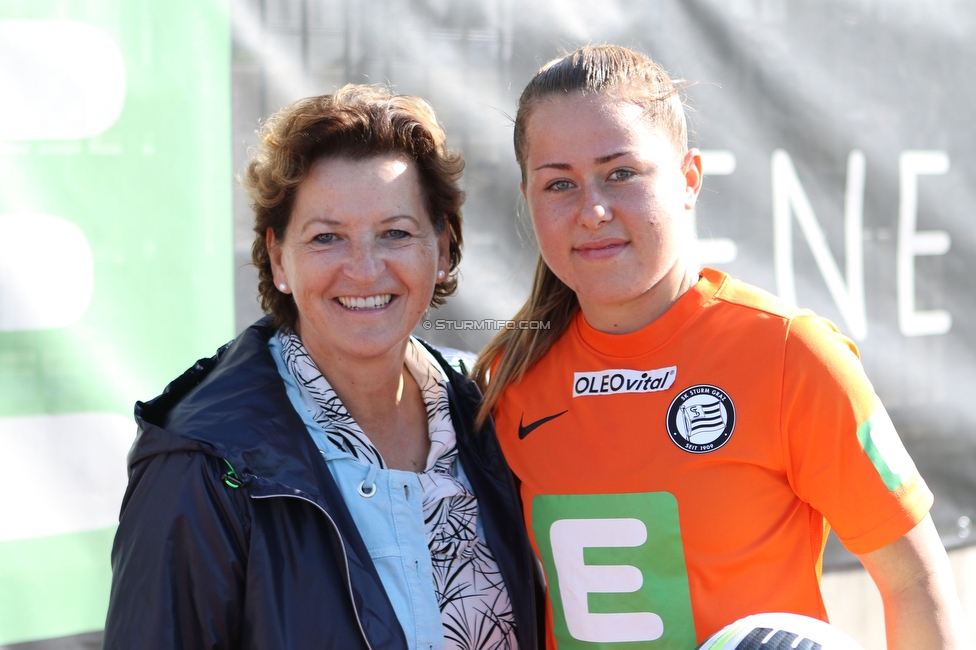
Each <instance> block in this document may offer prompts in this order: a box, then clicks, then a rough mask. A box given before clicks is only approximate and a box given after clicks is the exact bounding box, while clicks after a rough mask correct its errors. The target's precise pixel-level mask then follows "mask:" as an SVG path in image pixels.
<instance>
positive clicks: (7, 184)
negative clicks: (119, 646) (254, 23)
mask: <svg viewBox="0 0 976 650" xmlns="http://www.w3.org/2000/svg"><path fill="white" fill-rule="evenodd" d="M229 98H230V21H229V7H228V6H227V4H226V3H225V2H222V1H220V0H174V1H172V2H166V3H158V2H149V1H148V0H145V1H142V0H90V1H86V2H63V1H56V0H29V1H28V0H24V1H23V2H10V1H4V2H0V476H3V478H4V485H5V490H4V495H3V497H2V498H0V646H2V645H5V644H14V643H18V642H25V641H30V640H34V639H40V638H47V637H61V636H66V635H70V634H76V633H80V632H90V631H93V630H99V629H101V628H102V626H103V625H104V623H105V611H106V606H107V602H108V589H109V582H110V579H111V568H110V566H109V551H110V549H111V545H112V538H113V536H114V533H115V528H116V525H117V523H118V513H119V505H120V503H121V498H122V493H123V491H124V490H125V484H126V470H125V456H126V453H127V451H128V449H129V446H130V445H131V444H132V440H133V435H134V432H135V426H134V424H133V420H132V405H133V402H134V401H135V400H136V399H146V398H149V397H152V396H153V395H156V394H158V393H159V392H161V391H162V389H163V387H164V386H165V385H166V383H167V382H168V381H169V380H170V379H172V378H173V377H175V376H176V375H177V374H179V373H180V372H182V371H183V370H184V369H185V368H186V367H188V366H189V365H191V364H192V362H193V361H194V360H195V359H196V358H198V357H201V356H204V355H206V356H209V355H211V354H212V353H213V350H214V348H215V347H216V346H217V345H220V344H221V343H222V342H224V341H226V340H227V339H228V338H229V337H230V336H232V335H233V293H232V292H233V285H232V282H233V274H232V272H231V250H232V243H231V176H232V175H231V164H230V126H229V125H230V101H229Z"/></svg>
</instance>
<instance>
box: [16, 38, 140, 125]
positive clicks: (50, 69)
mask: <svg viewBox="0 0 976 650" xmlns="http://www.w3.org/2000/svg"><path fill="white" fill-rule="evenodd" d="M0 88H3V92H2V94H0V142H4V141H15V140H77V139H80V138H91V137H94V136H96V135H98V134H100V133H102V132H104V131H106V130H108V129H109V128H110V127H111V126H112V125H113V124H115V122H116V121H117V120H118V119H119V115H121V113H122V106H123V104H124V103H125V63H124V62H123V60H122V52H120V51H119V48H118V46H117V45H116V44H115V41H113V40H112V38H111V37H110V36H109V35H108V34H106V33H105V32H103V31H102V30H101V29H99V28H97V27H95V26H94V25H88V24H86V23H80V22H75V21H71V20H0Z"/></svg>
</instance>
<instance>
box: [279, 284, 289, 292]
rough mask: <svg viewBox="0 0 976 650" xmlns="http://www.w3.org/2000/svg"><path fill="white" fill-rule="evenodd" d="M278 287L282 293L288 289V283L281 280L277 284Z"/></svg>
mask: <svg viewBox="0 0 976 650" xmlns="http://www.w3.org/2000/svg"><path fill="white" fill-rule="evenodd" d="M278 288H279V289H280V290H281V293H284V292H285V291H286V290H287V289H288V285H287V284H285V283H284V282H282V283H281V284H279V285H278Z"/></svg>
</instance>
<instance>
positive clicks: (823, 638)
mask: <svg viewBox="0 0 976 650" xmlns="http://www.w3.org/2000/svg"><path fill="white" fill-rule="evenodd" d="M697 650H864V649H863V648H862V647H861V646H860V645H858V644H857V642H855V641H854V639H852V638H851V637H849V636H847V635H846V634H844V633H843V632H841V631H840V630H838V629H837V628H836V627H833V626H832V625H830V624H828V623H824V622H823V621H821V620H819V619H816V618H810V617H809V616H801V615H800V614H785V613H769V614H753V615H752V616H746V617H745V618H740V619H739V620H738V621H736V622H735V623H731V624H730V625H726V626H725V627H723V628H722V629H721V630H719V631H718V632H716V633H715V634H713V635H712V636H710V637H709V638H708V639H707V640H706V641H705V642H704V643H702V644H701V645H700V646H698V648H697Z"/></svg>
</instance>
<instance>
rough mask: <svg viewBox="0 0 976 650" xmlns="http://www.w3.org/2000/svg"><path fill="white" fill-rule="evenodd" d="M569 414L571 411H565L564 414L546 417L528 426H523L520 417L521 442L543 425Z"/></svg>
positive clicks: (523, 415)
mask: <svg viewBox="0 0 976 650" xmlns="http://www.w3.org/2000/svg"><path fill="white" fill-rule="evenodd" d="M568 412H569V409H567V410H565V411H563V412H562V413H556V414H555V415H550V416H548V417H544V418H542V419H541V420H536V421H535V422H532V423H531V424H527V425H523V424H522V418H521V417H520V418H519V440H522V439H523V438H525V436H527V435H529V434H530V433H532V432H533V431H535V430H536V429H538V428H539V427H541V426H542V425H543V424H545V423H546V422H548V421H549V420H555V419H556V418H558V417H559V416H560V415H565V414H566V413H568ZM522 417H525V414H524V413H523V414H522Z"/></svg>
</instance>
